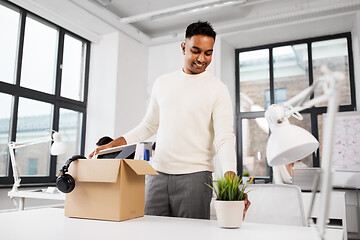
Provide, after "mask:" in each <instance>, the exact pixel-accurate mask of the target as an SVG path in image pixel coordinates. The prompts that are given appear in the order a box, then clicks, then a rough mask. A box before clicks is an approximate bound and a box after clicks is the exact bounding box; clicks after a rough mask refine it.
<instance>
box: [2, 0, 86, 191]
mask: <svg viewBox="0 0 360 240" xmlns="http://www.w3.org/2000/svg"><path fill="white" fill-rule="evenodd" d="M0 31H1V33H2V35H1V36H2V37H1V38H0V52H1V53H2V54H0V65H1V66H4V67H1V68H0V106H1V112H0V185H10V184H12V183H13V173H12V168H11V164H10V156H9V151H8V146H7V144H8V143H9V142H10V141H15V142H23V141H32V140H36V139H39V138H43V137H46V136H49V135H50V131H51V130H55V131H59V132H60V133H61V135H62V138H63V141H64V142H66V143H67V145H68V147H69V151H68V152H67V153H66V154H65V155H66V156H65V155H63V156H59V157H56V156H51V155H50V146H51V143H50V142H45V143H39V144H35V145H31V146H28V147H24V148H19V149H16V151H15V155H16V162H17V165H18V170H19V174H20V177H21V183H22V184H46V185H47V184H53V183H54V182H55V179H56V175H57V174H58V171H59V169H60V167H61V166H62V165H64V163H65V161H66V160H67V158H69V157H71V156H72V154H73V155H75V154H83V153H84V144H85V143H84V140H85V124H84V123H85V118H86V105H87V85H88V84H87V82H88V72H89V54H90V42H89V41H87V40H85V39H83V38H81V37H79V36H77V35H75V34H73V33H71V32H69V31H67V30H66V29H63V28H61V27H59V26H57V25H55V24H53V23H51V22H48V21H46V20H44V19H42V18H41V17H39V16H36V15H35V14H32V13H31V12H28V11H27V10H25V9H22V8H20V7H18V6H16V5H14V4H12V3H9V2H7V1H2V0H0Z"/></svg>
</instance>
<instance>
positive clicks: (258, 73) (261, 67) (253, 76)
mask: <svg viewBox="0 0 360 240" xmlns="http://www.w3.org/2000/svg"><path fill="white" fill-rule="evenodd" d="M239 63H240V66H239V68H240V69H239V73H240V111H241V112H249V111H264V109H265V104H266V103H265V90H268V89H269V74H270V71H269V50H268V49H264V50H256V51H249V52H242V53H240V54H239Z"/></svg>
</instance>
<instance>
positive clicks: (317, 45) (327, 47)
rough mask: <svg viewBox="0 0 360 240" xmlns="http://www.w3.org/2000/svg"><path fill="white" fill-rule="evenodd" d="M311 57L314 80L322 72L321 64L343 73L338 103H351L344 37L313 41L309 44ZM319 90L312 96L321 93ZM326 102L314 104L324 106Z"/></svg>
mask: <svg viewBox="0 0 360 240" xmlns="http://www.w3.org/2000/svg"><path fill="white" fill-rule="evenodd" d="M311 48H312V58H313V74H314V80H316V79H317V78H319V77H320V76H321V75H322V74H321V72H320V68H321V66H323V65H325V66H327V67H328V68H329V69H330V70H331V71H334V72H335V71H339V72H342V73H344V75H345V79H344V80H343V81H342V82H340V83H339V86H340V99H339V103H340V105H347V104H351V97H350V80H349V61H348V50H347V48H348V46H347V40H346V38H341V39H335V40H328V41H320V42H314V43H313V44H312V45H311ZM321 94H322V92H321V91H315V93H314V96H315V97H316V96H319V95H321ZM326 105H327V104H326V102H325V103H323V104H318V105H316V106H326Z"/></svg>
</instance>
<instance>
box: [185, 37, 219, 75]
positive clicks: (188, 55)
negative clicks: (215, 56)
mask: <svg viewBox="0 0 360 240" xmlns="http://www.w3.org/2000/svg"><path fill="white" fill-rule="evenodd" d="M213 47H214V38H212V37H209V36H204V35H194V36H192V37H191V38H186V39H185V42H184V43H182V44H181V48H182V50H183V53H184V55H185V62H184V68H183V71H184V72H185V73H187V74H199V73H202V72H204V71H205V69H206V68H207V66H208V65H209V64H210V63H211V58H212V53H213Z"/></svg>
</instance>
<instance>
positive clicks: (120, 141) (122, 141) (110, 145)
mask: <svg viewBox="0 0 360 240" xmlns="http://www.w3.org/2000/svg"><path fill="white" fill-rule="evenodd" d="M126 144H127V142H126V140H125V138H123V137H119V138H117V139H115V140H114V141H112V142H109V143H108V144H105V145H102V146H99V147H97V148H96V149H95V150H94V151H93V152H92V153H90V155H89V158H93V157H94V156H95V155H97V154H98V153H99V152H100V150H104V149H108V148H113V147H118V146H122V145H126Z"/></svg>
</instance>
